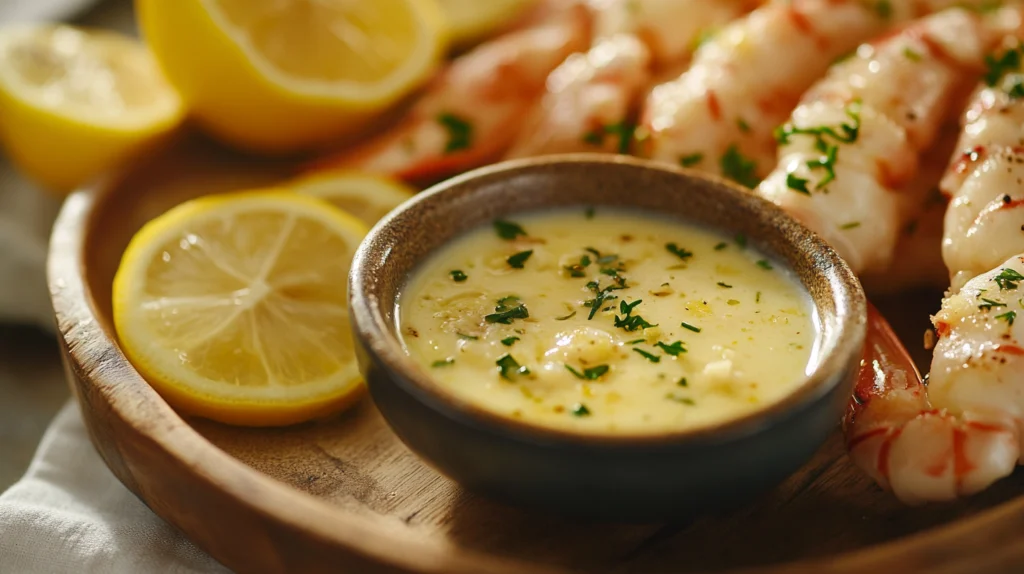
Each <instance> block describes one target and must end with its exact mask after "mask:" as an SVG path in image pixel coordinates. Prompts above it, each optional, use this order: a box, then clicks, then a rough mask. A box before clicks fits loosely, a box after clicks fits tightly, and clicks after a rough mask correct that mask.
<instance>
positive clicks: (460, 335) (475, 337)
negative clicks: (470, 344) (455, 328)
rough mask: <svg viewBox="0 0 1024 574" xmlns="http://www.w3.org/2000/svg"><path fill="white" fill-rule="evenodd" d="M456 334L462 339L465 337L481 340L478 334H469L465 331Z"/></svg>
mask: <svg viewBox="0 0 1024 574" xmlns="http://www.w3.org/2000/svg"><path fill="white" fill-rule="evenodd" d="M455 334H456V335H458V336H459V338H460V339H465V340H467V341H479V340H480V337H477V336H476V335H467V334H465V333H455Z"/></svg>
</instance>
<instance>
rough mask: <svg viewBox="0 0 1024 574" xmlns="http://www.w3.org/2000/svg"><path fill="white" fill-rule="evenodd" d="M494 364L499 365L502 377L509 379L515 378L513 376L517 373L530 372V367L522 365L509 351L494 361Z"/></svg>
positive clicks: (524, 373) (499, 372) (525, 373)
mask: <svg viewBox="0 0 1024 574" xmlns="http://www.w3.org/2000/svg"><path fill="white" fill-rule="evenodd" d="M494 364H495V365H498V374H500V375H501V378H503V379H506V380H509V381H511V380H513V378H512V377H513V376H515V375H529V374H530V369H527V368H526V367H524V366H522V365H520V364H519V362H518V361H516V360H515V359H513V358H512V355H509V354H508V353H505V354H504V355H502V356H501V357H500V358H499V359H498V360H497V361H495V362H494Z"/></svg>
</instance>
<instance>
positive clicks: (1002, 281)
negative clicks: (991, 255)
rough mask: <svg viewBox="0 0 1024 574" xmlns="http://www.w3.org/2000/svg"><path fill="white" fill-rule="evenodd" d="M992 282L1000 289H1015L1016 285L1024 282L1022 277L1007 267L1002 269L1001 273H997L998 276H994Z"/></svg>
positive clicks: (1023, 276)
mask: <svg viewBox="0 0 1024 574" xmlns="http://www.w3.org/2000/svg"><path fill="white" fill-rule="evenodd" d="M993 281H995V282H996V285H999V288H1000V289H1004V290H1005V289H1016V288H1017V285H1018V284H1020V282H1021V281H1024V275H1021V274H1020V273H1017V272H1016V271H1015V270H1013V269H1010V268H1009V267H1004V268H1003V269H1002V271H1000V272H999V275H996V276H995V277H994V278H993Z"/></svg>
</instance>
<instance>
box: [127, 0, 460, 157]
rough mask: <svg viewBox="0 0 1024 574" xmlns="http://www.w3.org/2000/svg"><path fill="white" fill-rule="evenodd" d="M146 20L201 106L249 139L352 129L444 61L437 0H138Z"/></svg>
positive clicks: (178, 80) (220, 127)
mask: <svg viewBox="0 0 1024 574" xmlns="http://www.w3.org/2000/svg"><path fill="white" fill-rule="evenodd" d="M136 8H137V13H138V18H139V25H140V28H141V30H142V32H143V35H144V36H145V38H146V40H147V42H148V43H149V45H150V47H151V48H152V50H153V52H154V53H155V54H156V56H157V58H158V59H159V60H160V63H161V65H162V66H163V67H164V69H165V71H166V73H167V76H168V77H169V78H170V80H171V82H172V83H173V84H174V85H175V86H176V87H177V88H178V89H179V90H180V91H181V93H182V94H183V96H184V97H185V100H186V101H187V102H188V104H189V106H190V107H191V108H192V111H193V114H194V115H195V116H196V118H197V119H198V120H199V121H200V122H201V123H202V124H204V125H205V126H206V127H207V128H209V129H210V130H211V131H212V132H214V133H215V134H216V135H218V136H220V137H221V138H222V139H225V140H227V141H228V142H230V143H233V144H235V145H239V146H242V147H245V148H249V149H253V150H257V151H266V152H285V151H296V150H300V149H306V148H309V147H312V146H315V145H318V144H321V143H324V142H325V141H328V140H331V139H334V138H337V137H340V136H343V135H346V134H351V133H353V132H354V131H356V130H359V129H360V128H362V127H363V126H365V125H366V124H367V123H368V122H369V121H370V120H372V119H373V118H375V117H376V116H377V115H379V113H380V112H382V111H383V110H384V109H385V108H387V107H388V106H390V105H391V104H392V103H394V102H395V101H397V100H398V99H399V98H401V97H403V96H405V95H406V94H408V93H409V92H410V91H411V90H412V89H415V88H416V87H417V86H418V85H419V84H420V82H421V81H422V80H424V79H425V78H426V77H427V76H428V74H430V73H431V71H433V69H434V68H435V66H436V65H437V63H438V61H439V59H440V57H441V54H442V52H443V48H444V44H445V41H444V37H443V36H444V23H443V17H442V16H441V13H440V10H439V9H438V7H437V5H436V3H435V1H434V0H373V1H372V2H369V1H351V0H174V1H173V2H169V1H167V0H137V2H136Z"/></svg>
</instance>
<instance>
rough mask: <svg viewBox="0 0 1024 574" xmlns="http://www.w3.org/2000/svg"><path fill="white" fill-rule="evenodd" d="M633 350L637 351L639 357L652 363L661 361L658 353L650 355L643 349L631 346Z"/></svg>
mask: <svg viewBox="0 0 1024 574" xmlns="http://www.w3.org/2000/svg"><path fill="white" fill-rule="evenodd" d="M633 351H634V352H636V353H639V354H640V356H641V357H643V358H645V359H647V360H648V361H650V362H652V363H657V362H659V361H661V357H659V356H658V355H652V354H650V353H648V352H647V351H645V350H643V349H637V348H636V347H633Z"/></svg>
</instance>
